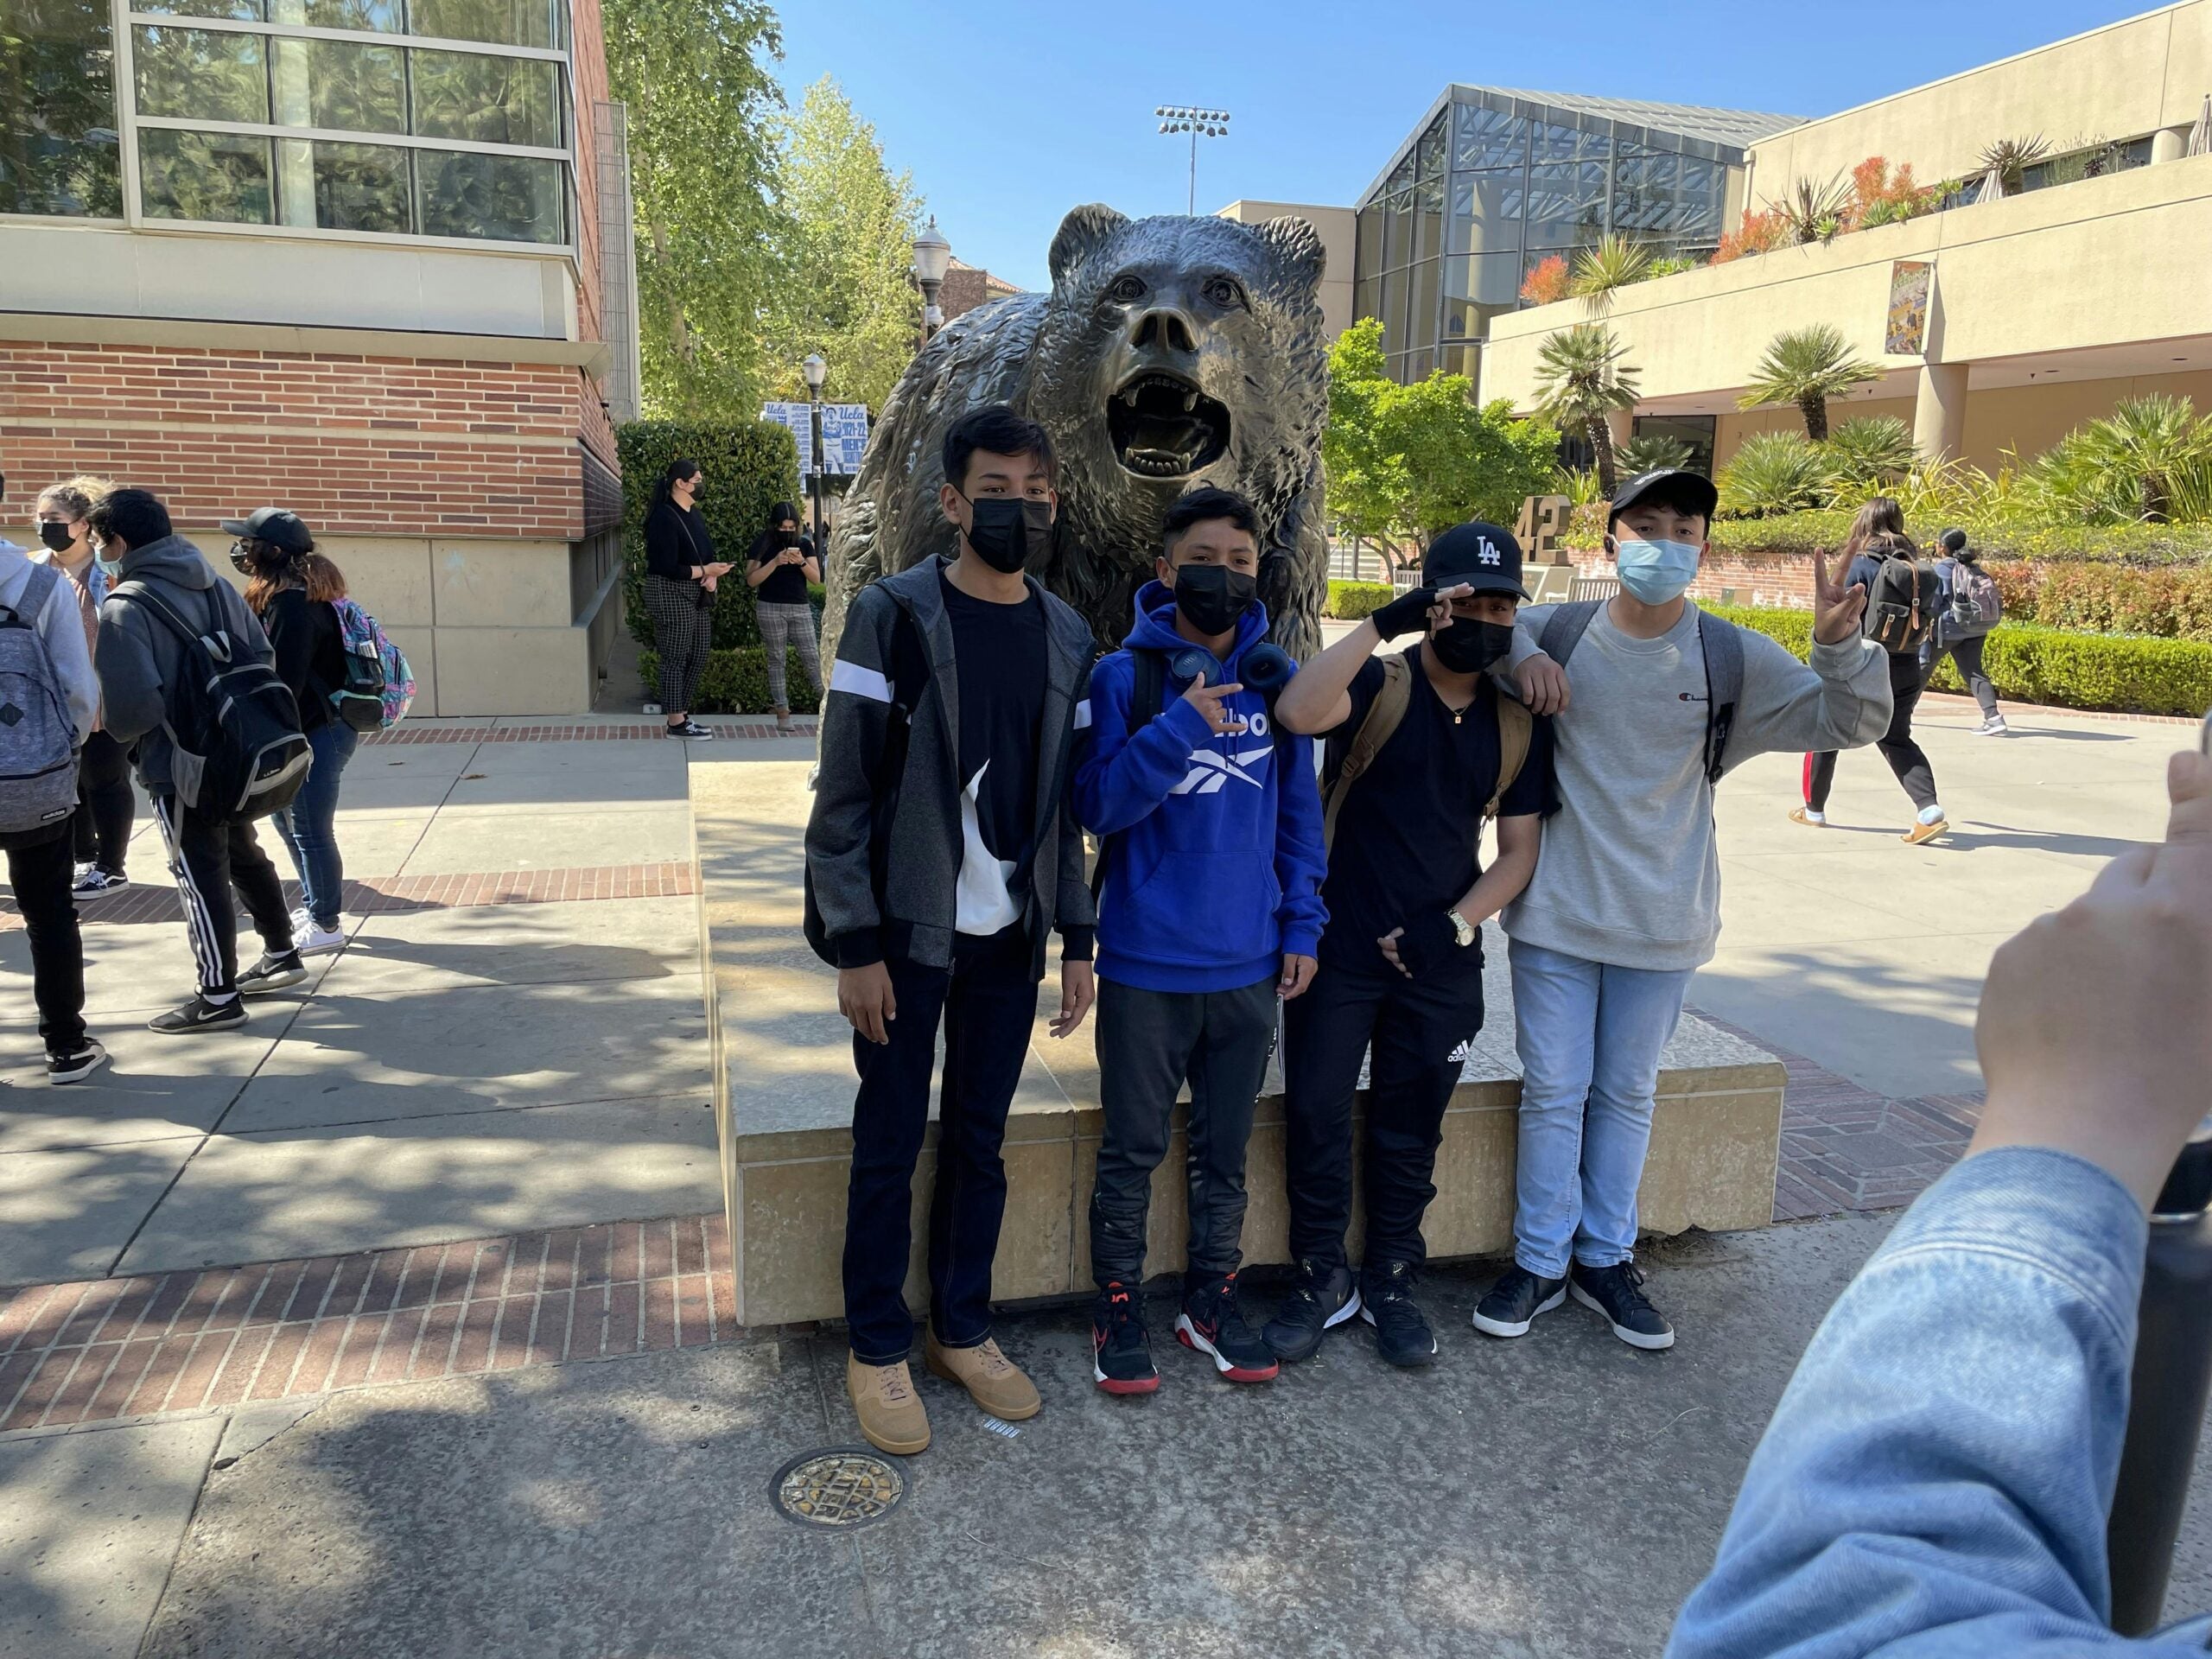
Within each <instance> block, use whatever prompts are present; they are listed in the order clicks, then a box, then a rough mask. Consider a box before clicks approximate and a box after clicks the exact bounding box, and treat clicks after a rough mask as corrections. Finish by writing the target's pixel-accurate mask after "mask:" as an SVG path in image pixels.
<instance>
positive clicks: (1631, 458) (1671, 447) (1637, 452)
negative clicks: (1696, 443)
mask: <svg viewBox="0 0 2212 1659" xmlns="http://www.w3.org/2000/svg"><path fill="white" fill-rule="evenodd" d="M1691 454H1692V452H1691V449H1690V447H1689V445H1688V444H1687V443H1685V442H1683V441H1682V440H1681V439H1680V438H1672V437H1669V436H1668V435H1666V434H1665V433H1664V432H1644V433H1641V434H1639V435H1637V436H1635V437H1632V438H1630V440H1629V441H1628V442H1626V443H1624V444H1623V445H1621V447H1620V453H1619V454H1617V455H1616V456H1614V458H1613V459H1614V464H1615V465H1617V466H1618V467H1619V468H1620V469H1621V471H1623V472H1624V473H1626V474H1628V475H1629V476H1630V478H1637V477H1641V476H1642V475H1643V474H1645V473H1656V472H1657V471H1659V470H1660V469H1661V468H1662V467H1687V466H1688V465H1689V464H1690V456H1691Z"/></svg>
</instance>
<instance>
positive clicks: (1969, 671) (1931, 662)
mask: <svg viewBox="0 0 2212 1659" xmlns="http://www.w3.org/2000/svg"><path fill="white" fill-rule="evenodd" d="M1985 637H1986V636H1984V635H1982V634H1979V633H1977V634H1975V635H1974V638H1972V639H1954V640H1952V641H1951V643H1950V644H1949V645H1945V646H1944V647H1943V648H1942V650H1941V651H1938V650H1936V648H1935V647H1934V646H1932V645H1931V646H1929V649H1928V650H1927V652H1925V653H1924V654H1923V658H1922V671H1921V676H1920V682H1921V683H1922V684H1923V685H1925V684H1926V683H1928V682H1929V681H1930V680H1932V679H1934V678H1935V677H1936V670H1937V669H1939V668H1941V667H1942V665H1943V658H1946V657H1948V658H1951V660H1952V661H1954V662H1955V663H1956V664H1958V665H1959V677H1960V678H1961V679H1962V680H1964V681H1965V682H1966V683H1967V690H1969V691H1971V692H1973V693H1974V701H1975V702H1978V703H1980V705H1981V717H1982V718H1983V719H1984V720H1995V719H1996V718H1997V683H1996V682H1995V681H1993V680H1992V679H1991V678H1990V677H1989V671H1988V670H1986V669H1985V668H1984V667H1982V665H1981V642H1982V640H1983V639H1984V638H1985Z"/></svg>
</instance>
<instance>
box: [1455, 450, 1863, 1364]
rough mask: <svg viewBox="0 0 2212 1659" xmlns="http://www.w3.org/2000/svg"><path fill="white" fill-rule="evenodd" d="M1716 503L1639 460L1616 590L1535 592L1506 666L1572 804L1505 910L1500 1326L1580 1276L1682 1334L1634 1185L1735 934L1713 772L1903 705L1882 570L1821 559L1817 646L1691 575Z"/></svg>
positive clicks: (1562, 1294) (1591, 1295)
mask: <svg viewBox="0 0 2212 1659" xmlns="http://www.w3.org/2000/svg"><path fill="white" fill-rule="evenodd" d="M1714 505H1715V493H1714V490H1713V485H1712V483H1711V482H1710V481H1709V480H1706V479H1704V478H1701V477H1700V476H1699V475H1697V474H1694V473H1686V472H1679V471H1675V470H1672V469H1667V470H1662V471H1659V472H1655V473H1647V474H1643V476H1642V477H1640V478H1635V479H1631V480H1629V481H1628V482H1627V483H1626V484H1624V486H1622V487H1621V489H1620V490H1619V492H1618V493H1617V494H1616V495H1615V496H1614V498H1613V501H1612V510H1611V517H1610V518H1609V520H1608V523H1607V526H1606V542H1607V544H1608V547H1609V548H1610V549H1611V550H1612V551H1613V553H1614V555H1615V557H1616V558H1617V560H1618V565H1619V569H1620V579H1621V592H1620V594H1619V595H1618V597H1617V598H1615V599H1613V600H1611V601H1607V602H1606V603H1605V604H1603V605H1599V606H1594V607H1586V609H1580V610H1578V609H1577V608H1576V607H1551V606H1535V607H1523V609H1522V613H1521V617H1520V625H1519V627H1518V629H1517V630H1516V641H1515V645H1514V650H1513V655H1512V658H1511V661H1512V666H1513V672H1514V675H1515V677H1516V680H1517V681H1518V682H1519V684H1520V687H1521V690H1522V696H1523V697H1524V699H1525V700H1526V701H1527V702H1529V706H1530V707H1531V708H1532V709H1535V711H1536V712H1538V713H1540V714H1549V715H1553V716H1554V719H1553V735H1554V766H1555V768H1556V775H1557V780H1558V790H1559V798H1560V812H1559V815H1558V817H1554V819H1553V820H1552V821H1551V823H1549V824H1548V826H1547V827H1546V829H1545V831H1544V844H1543V849H1542V851H1541V854H1540V855H1539V856H1538V859H1537V862H1536V873H1535V875H1534V876H1533V877H1532V878H1531V879H1530V880H1529V885H1528V887H1527V888H1526V889H1525V890H1524V891H1523V892H1522V894H1521V897H1520V898H1519V899H1517V900H1516V902H1515V903H1514V904H1512V905H1511V906H1509V907H1508V908H1507V909H1506V911H1505V913H1504V915H1503V918H1501V919H1502V921H1503V925H1504V928H1505V931H1506V933H1507V935H1508V938H1509V940H1510V957H1511V962H1512V969H1513V1004H1514V1014H1515V1018H1516V1024H1517V1037H1516V1045H1517V1047H1518V1049H1519V1052H1520V1058H1521V1065H1522V1085H1521V1133H1520V1149H1519V1154H1518V1163H1517V1169H1516V1197H1515V1209H1514V1221H1513V1236H1514V1264H1513V1266H1512V1267H1511V1268H1510V1269H1509V1270H1508V1271H1507V1272H1506V1274H1504V1276H1503V1278H1501V1279H1500V1280H1499V1281H1498V1282H1497V1285H1496V1286H1495V1287H1492V1289H1491V1291H1490V1293H1489V1294H1487V1295H1485V1296H1484V1298H1483V1300H1482V1302H1481V1305H1480V1306H1478V1308H1477V1309H1476V1312H1475V1326H1476V1328H1477V1329H1478V1330H1480V1331H1484V1332H1488V1333H1489V1334H1490V1335H1491V1336H1497V1337H1517V1336H1520V1335H1522V1334H1523V1333H1524V1332H1526V1331H1527V1330H1528V1329H1529V1322H1530V1321H1531V1320H1532V1319H1535V1316H1536V1315H1537V1314H1539V1313H1544V1312H1545V1311H1547V1310H1548V1309H1550V1308H1554V1307H1557V1306H1559V1305H1560V1303H1561V1302H1562V1301H1563V1300H1566V1298H1567V1295H1568V1294H1573V1297H1574V1299H1575V1300H1577V1301H1580V1302H1581V1303H1583V1304H1585V1305H1586V1306H1590V1307H1592V1308H1594V1309H1596V1310H1597V1311H1598V1312H1599V1313H1602V1314H1604V1315H1605V1318H1606V1319H1608V1320H1609V1321H1610V1323H1611V1325H1612V1328H1613V1332H1614V1334H1615V1335H1616V1336H1618V1337H1619V1338H1621V1340H1622V1341H1624V1342H1626V1343H1629V1344H1631V1345H1632V1346H1635V1347H1637V1348H1643V1349H1659V1348H1666V1347H1670V1346H1672V1345H1673V1343H1674V1340H1675V1334H1674V1330H1673V1327H1672V1326H1670V1325H1669V1324H1668V1323H1667V1321H1666V1319H1664V1318H1662V1316H1661V1315H1660V1313H1658V1311H1657V1310H1656V1308H1654V1307H1653V1306H1651V1303H1650V1300H1649V1298H1647V1297H1646V1296H1645V1295H1644V1294H1643V1275H1642V1274H1640V1273H1639V1272H1638V1271H1637V1268H1636V1265H1635V1247H1636V1228H1637V1215H1636V1193H1637V1185H1638V1183H1639V1182H1640V1181H1641V1180H1642V1179H1643V1160H1644V1154H1645V1151H1646V1149H1647V1147H1649V1143H1650V1138H1651V1109H1652V1096H1653V1095H1654V1093H1655V1092H1656V1089H1657V1086H1658V1080H1659V1056H1660V1052H1661V1051H1662V1049H1664V1048H1665V1046H1666V1045H1667V1039H1669V1037H1670V1036H1672V1035H1673V1034H1674V1030H1675V1022H1676V1020H1678V1019H1679V1018H1680V1017H1681V1009H1682V999H1683V996H1684V995H1685V993H1686V992H1687V991H1688V988H1689V982H1690V976H1691V975H1692V974H1693V973H1694V972H1695V971H1696V969H1698V967H1699V966H1700V964H1702V963H1705V962H1707V961H1709V960H1710V959H1711V957H1712V956H1713V948H1714V945H1715V944H1716V942H1717V941H1718V939H1719V933H1720V860H1719V848H1718V846H1717V844H1716V842H1715V837H1714V830H1713V785H1714V784H1715V783H1716V782H1717V780H1718V779H1719V777H1720V775H1721V774H1722V772H1724V771H1726V770H1727V769H1729V768H1732V767H1734V766H1738V765H1740V764H1741V763H1742V762H1743V761H1745V760H1748V759H1750V758H1751V756H1752V755H1755V754H1760V753H1767V752H1769V751H1772V750H1786V751H1796V750H1805V749H1820V748H1855V747H1859V746H1860V745H1862V744H1866V743H1870V742H1872V741H1873V740H1874V739H1876V738H1877V737H1879V736H1880V735H1881V734H1882V732H1883V731H1884V730H1885V728H1886V727H1887V726H1888V723H1889V718H1890V683H1889V672H1888V662H1887V658H1886V657H1885V654H1884V653H1883V652H1881V651H1880V650H1879V649H1878V648H1877V647H1876V646H1875V645H1872V643H1871V642H1870V641H1868V640H1866V639H1862V638H1861V637H1860V635H1859V619H1860V617H1861V615H1862V613H1864V611H1865V609H1866V589H1865V588H1847V587H1845V586H1844V585H1843V582H1842V579H1841V578H1842V571H1841V569H1838V571H1837V572H1836V573H1835V575H1834V579H1833V580H1832V579H1831V576H1830V574H1829V571H1828V569H1827V563H1826V561H1825V560H1821V561H1819V562H1818V563H1816V566H1815V569H1816V573H1817V574H1816V583H1815V599H1814V625H1813V637H1814V645H1813V651H1812V662H1811V664H1810V665H1809V666H1808V664H1803V663H1800V662H1799V661H1798V660H1797V659H1796V658H1795V657H1792V656H1791V655H1790V654H1789V652H1787V651H1785V650H1783V648H1782V646H1780V645H1777V644H1776V643H1775V642H1774V641H1773V640H1771V639H1767V638H1766V637H1765V636H1764V635H1763V634H1756V633H1751V632H1745V631H1743V630H1739V629H1737V628H1734V627H1732V626H1730V625H1729V624H1727V623H1726V622H1724V621H1722V620H1720V619H1719V618H1718V617H1714V616H1710V615H1707V614H1706V613H1702V612H1700V610H1699V609H1698V608H1697V607H1695V606H1694V605H1692V604H1691V603H1690V602H1689V601H1688V599H1687V598H1685V597H1684V594H1685V593H1686V592H1687V590H1688V587H1689V585H1690V582H1692V581H1693V580H1694V578H1695V576H1696V575H1697V568H1698V562H1699V560H1700V557H1701V556H1703V553H1704V551H1705V549H1706V545H1707V532H1708V530H1709V528H1710V525H1711V524H1712V518H1713V506H1714ZM1559 613H1566V614H1559ZM1547 636H1549V637H1550V638H1551V639H1552V641H1553V643H1554V647H1555V649H1557V650H1558V652H1560V655H1561V656H1562V657H1563V656H1565V655H1566V654H1567V652H1569V651H1572V652H1573V668H1572V671H1571V673H1570V672H1569V671H1567V670H1566V669H1565V668H1564V666H1563V664H1561V663H1560V662H1556V661H1554V660H1553V658H1552V657H1551V656H1550V655H1548V654H1547V653H1546V652H1545V651H1544V650H1543V649H1542V648H1541V643H1540V642H1541V641H1542V640H1544V639H1546V638H1547ZM1570 683H1571V684H1572V686H1573V696H1572V697H1571V698H1570V696H1568V686H1569V684H1570Z"/></svg>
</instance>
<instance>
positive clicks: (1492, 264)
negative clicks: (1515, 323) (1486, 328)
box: [1444, 249, 1542, 334]
mask: <svg viewBox="0 0 2212 1659" xmlns="http://www.w3.org/2000/svg"><path fill="white" fill-rule="evenodd" d="M1541 257H1542V256H1541V254H1538V255H1534V256H1531V258H1530V261H1529V263H1531V264H1534V263H1535V260H1536V259H1538V258H1541ZM1444 263H1445V271H1444V291H1445V293H1446V294H1447V295H1449V296H1452V298H1454V299H1459V300H1471V301H1474V302H1478V303H1479V304H1482V305H1484V306H1489V307H1492V308H1507V307H1510V306H1511V305H1513V304H1514V303H1515V302H1516V301H1517V300H1519V298H1520V297H1521V279H1522V258H1521V255H1520V253H1519V252H1518V251H1516V250H1513V249H1508V250H1507V251H1504V252H1503V253H1484V254H1478V255H1476V256H1475V257H1473V258H1471V259H1447V260H1446V261H1445V262H1444ZM1468 332H1469V334H1476V333H1478V332H1479V331H1478V330H1475V329H1470V330H1469V331H1468Z"/></svg>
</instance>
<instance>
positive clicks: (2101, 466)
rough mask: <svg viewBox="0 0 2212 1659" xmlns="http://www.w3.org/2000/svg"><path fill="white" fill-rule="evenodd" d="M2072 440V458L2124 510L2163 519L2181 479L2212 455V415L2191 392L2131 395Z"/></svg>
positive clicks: (2156, 520) (2161, 521)
mask: <svg viewBox="0 0 2212 1659" xmlns="http://www.w3.org/2000/svg"><path fill="white" fill-rule="evenodd" d="M2067 442H2069V443H2070V444H2071V445H2073V446H2074V449H2075V454H2074V456H2073V464H2074V465H2075V467H2078V468H2079V469H2080V470H2081V471H2082V474H2084V475H2085V476H2086V477H2087V478H2088V480H2094V489H2095V490H2096V492H2097V493H2101V494H2102V495H2103V496H2104V497H2105V498H2106V499H2107V500H2109V501H2110V502H2111V503H2112V505H2113V508H2114V509H2115V510H2116V512H2118V513H2119V514H2120V515H2122V516H2126V515H2127V514H2128V513H2129V512H2131V510H2132V512H2133V517H2135V518H2140V519H2142V520H2144V521H2145V522H2146V523H2149V524H2164V523H2165V522H2166V521H2167V520H2168V519H2169V518H2171V517H2172V516H2173V514H2172V508H2173V494H2174V486H2175V484H2176V483H2177V481H2178V480H2180V479H2181V478H2183V477H2185V476H2186V475H2187V474H2189V473H2190V472H2191V471H2192V470H2195V469H2199V468H2202V467H2204V465H2205V464H2206V462H2207V461H2208V460H2212V421H2202V420H2199V419H2198V418H2197V416H2196V410H2195V408H2194V407H2193V406H2192V405H2191V404H2190V401H2189V399H2188V398H2186V397H2158V396H2152V397H2129V398H2126V399H2123V400H2122V401H2121V402H2120V404H2117V405H2115V406H2114V408H2113V411H2112V413H2111V414H2109V415H2107V416H2104V417H2102V418H2101V419H2100V420H2094V421H2092V422H2090V423H2089V424H2088V426H2087V427H2085V428H2083V429H2082V430H2080V431H2078V432H2075V433H2073V434H2071V435H2069V439H2068V440H2067Z"/></svg>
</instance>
